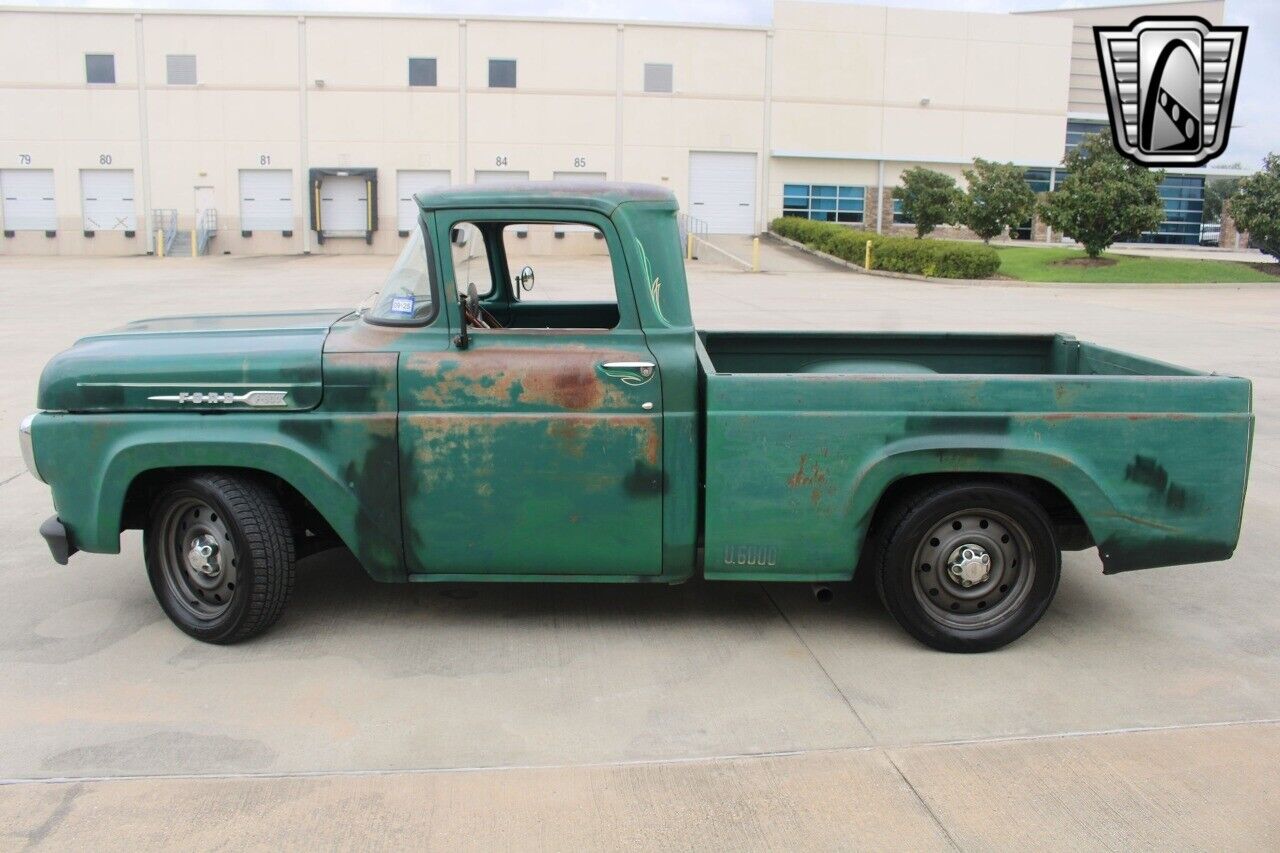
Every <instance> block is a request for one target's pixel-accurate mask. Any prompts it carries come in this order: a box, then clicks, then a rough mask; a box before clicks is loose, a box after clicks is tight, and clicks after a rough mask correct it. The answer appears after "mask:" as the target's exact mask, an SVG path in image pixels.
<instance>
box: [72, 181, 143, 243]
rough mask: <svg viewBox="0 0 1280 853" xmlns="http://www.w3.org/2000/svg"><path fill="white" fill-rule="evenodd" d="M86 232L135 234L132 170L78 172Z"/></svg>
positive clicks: (136, 222)
mask: <svg viewBox="0 0 1280 853" xmlns="http://www.w3.org/2000/svg"><path fill="white" fill-rule="evenodd" d="M80 195H81V202H80V203H81V210H83V211H84V230H85V231H137V230H138V218H137V214H136V213H135V212H134V204H133V170H132V169H81V170H80Z"/></svg>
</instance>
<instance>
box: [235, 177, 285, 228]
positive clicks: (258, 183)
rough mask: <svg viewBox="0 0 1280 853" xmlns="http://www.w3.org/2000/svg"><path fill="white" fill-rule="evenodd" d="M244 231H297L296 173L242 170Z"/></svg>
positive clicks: (242, 217)
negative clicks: (295, 219)
mask: <svg viewBox="0 0 1280 853" xmlns="http://www.w3.org/2000/svg"><path fill="white" fill-rule="evenodd" d="M240 230H241V231H292V230H293V172H292V171H290V170H289V169H241V170H240Z"/></svg>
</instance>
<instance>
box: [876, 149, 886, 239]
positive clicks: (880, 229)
mask: <svg viewBox="0 0 1280 853" xmlns="http://www.w3.org/2000/svg"><path fill="white" fill-rule="evenodd" d="M876 169H877V175H878V177H877V178H876V233H877V234H883V233H884V161H883V160H880V161H878V165H877V167H876Z"/></svg>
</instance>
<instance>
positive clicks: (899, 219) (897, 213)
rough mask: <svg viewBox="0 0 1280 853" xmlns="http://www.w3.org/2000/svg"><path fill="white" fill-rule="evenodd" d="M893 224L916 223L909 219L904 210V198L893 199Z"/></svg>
mask: <svg viewBox="0 0 1280 853" xmlns="http://www.w3.org/2000/svg"><path fill="white" fill-rule="evenodd" d="M893 224H894V225H914V224H915V223H914V222H912V221H911V220H909V219H907V215H906V214H905V213H903V212H902V199H900V198H895V199H894V200H893Z"/></svg>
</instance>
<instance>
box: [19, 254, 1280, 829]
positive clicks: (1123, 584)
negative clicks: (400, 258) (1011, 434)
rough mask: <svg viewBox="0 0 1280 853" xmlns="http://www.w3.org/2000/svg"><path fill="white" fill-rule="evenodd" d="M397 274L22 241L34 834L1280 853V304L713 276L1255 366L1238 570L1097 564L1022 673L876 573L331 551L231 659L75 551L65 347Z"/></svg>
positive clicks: (322, 303)
mask: <svg viewBox="0 0 1280 853" xmlns="http://www.w3.org/2000/svg"><path fill="white" fill-rule="evenodd" d="M390 263H391V259H390V258H385V257H384V258H378V257H309V258H259V259H252V258H230V257H217V258H202V259H194V260H193V259H170V260H155V259H147V258H134V259H111V260H90V259H34V258H0V309H2V310H0V364H3V365H4V368H3V373H2V374H0V425H2V426H3V428H4V429H6V430H8V432H7V435H8V436H9V437H8V438H6V439H4V440H3V441H0V533H2V534H3V541H4V543H5V547H4V548H3V549H2V550H0V588H2V589H3V595H0V847H4V848H21V847H23V846H24V845H36V846H39V845H41V844H43V845H47V846H50V847H57V848H68V847H89V846H92V847H94V848H102V849H109V848H125V847H129V848H134V849H137V848H139V847H142V848H148V849H149V848H156V847H165V848H181V849H188V848H189V849H208V848H212V847H232V848H239V847H245V846H251V847H263V848H276V847H280V846H302V845H304V844H305V845H306V846H309V847H318V848H342V849H348V848H361V849H369V848H387V847H404V846H409V845H412V846H428V845H430V846H437V847H442V848H443V847H448V848H455V847H457V848H474V849H504V848H530V847H547V848H555V849H573V848H581V847H588V846H590V847H627V848H671V847H680V848H704V847H715V848H726V849H727V848H762V847H785V848H792V849H796V848H849V847H876V848H900V849H913V850H918V849H937V848H941V849H946V848H959V849H965V850H968V849H1025V848H1026V847H1028V846H1031V845H1032V844H1035V845H1036V846H1039V847H1051V848H1077V849H1078V848H1094V849H1096V848H1100V847H1105V848H1134V847H1141V848H1173V849H1192V848H1195V849H1242V850H1243V849H1277V848H1280V787H1278V786H1277V785H1276V782H1277V780H1278V776H1277V772H1276V768H1277V767H1280V593H1278V591H1277V590H1278V586H1277V572H1276V557H1275V546H1274V543H1272V541H1271V540H1270V538H1269V537H1270V533H1269V532H1268V531H1272V529H1273V528H1275V527H1277V526H1280V488H1277V485H1276V480H1277V474H1278V473H1280V418H1278V417H1277V416H1278V415H1280V359H1277V355H1276V354H1277V352H1280V289H1276V288H1272V287H1266V286H1250V287H1233V286H1208V287H1186V286H1183V287H1149V286H1144V287H1140V288H1125V287H1121V286H1106V287H1101V286H1097V287H1089V286H1073V287H1051V286H1042V285H1017V284H1009V283H948V284H940V283H932V282H917V281H907V280H897V279H885V278H876V277H869V276H865V275H859V274H855V273H852V272H847V271H843V270H835V269H832V268H828V267H824V266H814V265H812V264H810V263H809V262H808V261H807V260H805V259H802V258H799V257H796V256H794V255H792V254H790V253H786V252H782V251H780V250H777V249H773V248H767V249H766V252H765V266H766V268H767V269H768V270H771V271H770V272H765V273H759V274H748V273H739V272H735V271H733V270H731V269H729V268H728V267H721V266H714V265H709V264H706V263H705V262H699V263H695V264H694V265H693V267H692V269H691V273H690V277H691V283H692V284H691V290H692V299H693V307H694V313H695V318H696V320H697V322H698V324H699V326H701V327H703V328H780V329H809V328H827V329H847V330H856V329H897V330H907V329H920V330H935V329H954V330H964V331H986V330H992V331H1064V332H1069V333H1073V334H1076V335H1078V336H1079V337H1081V338H1086V339H1090V340H1094V341H1098V342H1100V343H1103V344H1105V345H1108V346H1114V347H1119V348H1122V349H1128V350H1132V351H1135V352H1139V353H1142V354H1144V355H1148V356H1153V357H1156V358H1160V359H1165V360H1168V361H1173V362H1176V363H1181V364H1187V365H1190V366H1194V367H1197V368H1201V369H1212V370H1217V371H1221V372H1230V373H1236V374H1240V375H1244V376H1248V377H1251V378H1252V379H1253V380H1254V393H1255V399H1254V404H1255V409H1256V411H1257V415H1258V426H1257V434H1256V440H1255V447H1254V456H1253V471H1252V477H1251V481H1250V485H1249V494H1248V500H1247V503H1246V508H1245V525H1244V531H1243V535H1242V539H1241V543H1240V547H1239V549H1238V551H1237V553H1236V557H1235V558H1234V559H1233V560H1231V561H1230V562H1228V563H1218V564H1210V565H1200V566H1186V567H1180V568H1170V569H1156V570H1151V571H1145V572H1133V573H1129V574H1124V575H1119V576H1114V577H1103V576H1102V574H1101V566H1100V563H1099V561H1098V559H1097V556H1096V554H1095V553H1094V552H1093V551H1088V552H1082V553H1072V554H1068V555H1066V558H1065V561H1064V572H1063V578H1062V584H1061V588H1060V590H1059V593H1058V596H1057V599H1056V601H1055V603H1054V605H1053V607H1052V608H1051V609H1050V611H1049V614H1048V615H1047V616H1046V617H1045V619H1044V620H1043V622H1042V623H1041V624H1040V625H1039V626H1038V627H1037V628H1036V629H1034V630H1033V631H1032V632H1031V633H1030V634H1029V635H1027V636H1026V637H1024V638H1023V639H1021V640H1020V641H1018V642H1017V643H1015V644H1013V645H1012V646H1010V647H1008V648H1006V649H1003V650H1001V651H999V652H995V653H991V654H986V655H978V656H954V655H945V654H940V653H937V652H933V651H930V650H928V649H926V648H923V647H921V646H919V645H917V644H916V643H915V642H914V641H912V640H911V639H910V638H909V637H908V636H907V635H906V634H905V633H904V632H902V631H901V630H899V629H898V628H897V626H896V625H894V624H893V622H892V620H891V619H890V618H889V617H888V616H887V615H886V614H884V613H883V612H882V611H881V610H880V609H879V606H878V604H876V603H873V602H872V601H870V600H869V599H868V598H867V597H865V596H863V595H861V594H859V593H858V592H857V591H856V590H854V589H852V588H845V587H841V588H838V589H837V596H836V599H835V601H834V602H833V603H830V604H819V603H817V602H816V601H815V600H814V599H813V597H812V595H811V594H810V591H809V588H808V587H807V586H798V585H797V586H762V585H759V584H745V583H744V584H737V583H734V584H713V583H701V582H694V583H689V584H686V585H683V586H677V587H648V586H643V587H628V586H618V587H587V586H557V585H483V584H478V585H461V586H459V585H449V586H434V585H417V586H410V585H405V586H382V585H378V584H375V583H373V582H371V581H369V580H368V579H367V578H366V577H365V576H364V575H363V573H362V572H361V570H360V569H359V568H358V567H357V566H356V565H355V563H354V562H353V561H352V559H351V558H350V557H349V556H348V555H345V554H343V553H337V552H331V553H329V554H325V555H319V556H317V557H314V558H311V559H309V560H307V561H306V562H304V563H303V564H302V565H301V566H300V567H299V577H298V583H297V587H296V592H295V596H294V598H293V601H292V602H291V604H290V607H289V610H288V611H287V612H286V614H285V616H284V618H283V619H282V620H281V622H280V623H279V624H278V625H277V626H276V627H275V628H274V629H273V630H272V631H271V632H269V633H268V634H267V635H265V636H264V637H262V638H260V639H258V640H255V641H253V642H249V643H245V644H242V645H239V646H233V647H215V646H208V645H202V644H200V643H198V642H195V641H193V640H191V639H189V638H188V637H187V636H186V635H184V634H182V633H180V632H179V631H178V630H177V629H176V628H174V627H172V626H171V625H170V623H169V621H168V620H167V619H166V618H165V617H164V615H163V614H162V613H161V611H160V609H159V607H158V605H156V603H155V602H154V600H153V598H152V594H151V590H150V588H149V586H148V584H147V580H146V576H145V573H144V571H143V568H142V558H141V553H140V541H141V539H140V536H139V535H138V534H137V533H136V532H134V533H129V534H127V535H126V536H125V540H124V546H123V552H122V553H121V554H120V555H96V554H81V555H77V556H76V557H75V558H74V559H73V560H72V562H71V565H70V566H67V567H60V566H57V565H55V564H54V563H53V562H52V560H51V559H50V558H49V555H48V552H47V550H46V548H45V546H44V543H43V541H42V540H41V539H40V537H39V536H38V535H37V533H36V528H37V526H38V525H39V523H40V521H42V520H43V519H44V518H45V517H47V516H48V515H49V514H50V513H51V512H52V508H51V503H50V500H49V494H48V491H47V489H46V488H45V487H44V486H42V485H40V484H39V483H37V482H36V481H35V480H34V479H32V478H31V477H30V476H29V475H27V474H26V473H25V471H24V468H23V466H22V462H21V459H20V458H19V455H18V448H17V443H16V439H15V438H14V435H15V430H16V427H17V424H18V421H19V420H20V418H21V417H22V416H23V415H25V414H26V413H27V412H28V411H30V410H31V409H32V408H33V407H34V400H35V387H36V382H37V379H38V376H39V371H40V368H41V366H42V365H43V364H44V362H45V361H46V360H47V359H48V358H49V357H50V356H51V355H52V354H54V353H55V352H56V351H58V350H59V349H62V348H64V347H66V346H68V345H69V344H70V343H71V342H72V341H73V340H74V339H75V338H76V337H77V336H79V335H82V334H85V333H88V332H92V331H96V330H100V329H103V328H107V327H110V326H113V325H117V324H119V323H122V322H124V321H126V320H129V319H135V318H138V317H143V316H155V315H162V314H175V313H193V312H216V311H224V310H225V311H231V310H235V311H240V310H265V309H281V308H285V309H287V308H312V307H328V306H333V305H337V306H343V305H351V306H354V305H355V304H356V303H357V302H359V301H360V299H361V298H362V297H363V296H364V295H365V294H366V293H367V292H369V291H370V290H372V289H374V288H376V287H377V285H378V283H379V281H380V279H381V277H382V275H383V273H384V271H385V270H386V268H387V267H389V265H390Z"/></svg>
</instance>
